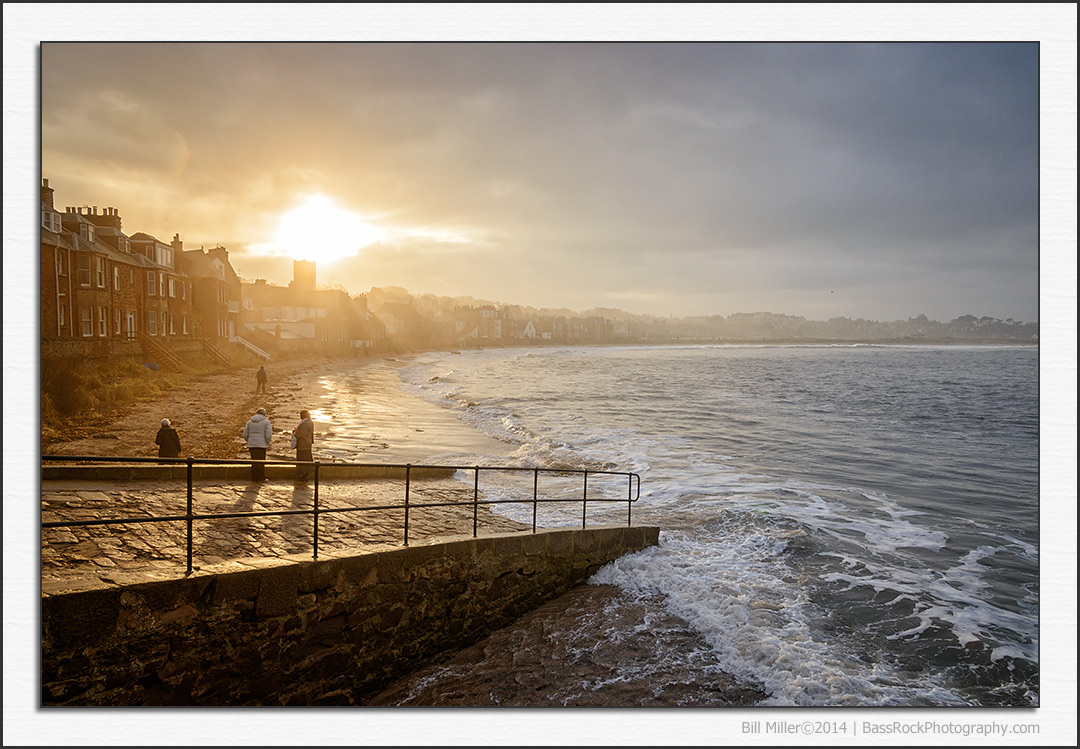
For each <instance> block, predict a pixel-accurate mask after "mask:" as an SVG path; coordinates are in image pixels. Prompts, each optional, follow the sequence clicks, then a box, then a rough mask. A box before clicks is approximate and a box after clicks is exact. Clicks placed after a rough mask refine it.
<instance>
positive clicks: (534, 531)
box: [533, 468, 540, 533]
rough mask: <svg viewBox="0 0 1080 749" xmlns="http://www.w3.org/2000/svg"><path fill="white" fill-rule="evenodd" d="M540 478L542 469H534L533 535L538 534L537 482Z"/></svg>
mask: <svg viewBox="0 0 1080 749" xmlns="http://www.w3.org/2000/svg"><path fill="white" fill-rule="evenodd" d="M539 476H540V469H539V468H534V469H533V533H536V502H537V500H536V482H537V479H538V478H539Z"/></svg>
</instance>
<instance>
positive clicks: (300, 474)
mask: <svg viewBox="0 0 1080 749" xmlns="http://www.w3.org/2000/svg"><path fill="white" fill-rule="evenodd" d="M314 442H315V425H314V424H313V423H312V422H311V414H310V413H309V412H308V410H307V409H306V408H305V409H304V410H303V411H301V412H300V423H299V424H297V425H296V429H294V430H293V447H295V448H296V460H297V461H301V460H312V457H311V446H312V444H313V443H314ZM310 476H311V466H302V465H298V466H296V480H297V481H307V480H308V478H309V477H310Z"/></svg>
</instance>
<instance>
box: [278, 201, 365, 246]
mask: <svg viewBox="0 0 1080 749" xmlns="http://www.w3.org/2000/svg"><path fill="white" fill-rule="evenodd" d="M380 238H381V234H380V232H379V231H378V230H377V229H376V228H375V227H373V226H372V225H371V224H369V223H368V222H367V221H365V220H364V218H363V217H362V216H360V215H358V214H356V213H353V212H352V211H348V210H346V209H344V208H340V207H339V206H337V205H336V204H335V203H334V201H333V200H331V199H330V198H328V197H326V196H325V195H311V196H308V198H307V199H306V200H305V201H304V202H303V203H301V204H300V205H298V206H297V207H295V208H293V209H292V210H290V211H289V212H288V213H285V214H283V215H282V216H281V218H280V219H279V221H278V227H277V231H276V232H275V233H274V238H273V245H274V247H275V249H277V250H278V251H279V252H281V253H283V254H285V255H288V256H289V257H291V258H293V259H294V260H314V261H315V262H320V261H321V262H328V261H332V260H337V259H339V258H343V257H348V256H350V255H355V254H356V253H357V252H359V251H360V250H361V249H363V248H364V247H367V246H368V245H371V244H374V243H375V242H378V241H379V239H380Z"/></svg>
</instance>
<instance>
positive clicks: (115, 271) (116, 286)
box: [112, 265, 120, 291]
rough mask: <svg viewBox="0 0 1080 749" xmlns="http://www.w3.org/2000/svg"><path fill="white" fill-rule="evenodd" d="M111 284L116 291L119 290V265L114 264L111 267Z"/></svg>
mask: <svg viewBox="0 0 1080 749" xmlns="http://www.w3.org/2000/svg"><path fill="white" fill-rule="evenodd" d="M112 285H113V288H114V289H116V290H117V291H120V266H119V265H114V266H113V269H112Z"/></svg>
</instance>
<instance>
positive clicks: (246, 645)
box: [41, 526, 659, 706]
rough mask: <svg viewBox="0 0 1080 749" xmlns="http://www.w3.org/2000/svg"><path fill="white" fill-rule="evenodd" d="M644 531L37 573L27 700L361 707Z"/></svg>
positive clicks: (634, 545) (645, 535)
mask: <svg viewBox="0 0 1080 749" xmlns="http://www.w3.org/2000/svg"><path fill="white" fill-rule="evenodd" d="M658 537H659V529H658V528H656V527H643V526H638V527H602V528H588V529H559V530H544V531H538V532H537V533H527V532H526V533H507V534H499V535H490V536H482V537H479V538H472V537H467V538H460V537H459V538H454V539H444V540H442V541H440V542H438V543H429V544H424V545H419V546H409V547H389V546H385V547H383V548H377V549H374V550H372V549H369V548H365V549H364V550H362V551H361V550H354V551H349V552H342V551H337V552H334V553H332V555H327V556H325V558H320V559H318V560H314V561H313V560H311V558H310V556H309V555H306V554H305V555H296V556H295V557H285V558H281V559H277V558H274V559H270V558H263V559H246V560H242V561H236V562H229V563H226V564H221V565H216V566H213V567H206V568H203V569H201V570H197V571H195V572H193V573H191V574H189V575H184V574H183V572H182V571H176V572H172V571H168V572H162V571H156V572H147V573H139V574H133V573H128V574H126V575H117V576H115V577H113V578H112V579H110V580H109V581H104V580H102V579H100V578H98V579H85V578H84V579H80V580H78V581H71V582H66V583H64V582H53V583H48V584H47V585H46V586H45V587H44V588H43V590H42V602H41V623H42V653H41V670H42V696H41V704H42V705H43V706H58V705H207V706H212V705H218V706H223V705H362V704H364V697H365V695H370V694H372V693H373V692H375V691H378V690H379V689H381V688H383V687H385V686H386V685H387V684H389V683H390V682H392V681H393V680H394V679H397V678H399V677H401V676H404V675H407V674H409V673H411V672H412V671H415V670H416V669H418V668H420V667H422V666H424V665H427V664H429V663H432V662H434V661H437V660H438V659H439V658H440V657H441V656H443V655H445V654H447V653H449V652H453V651H456V650H459V649H461V648H464V647H467V646H469V645H471V644H473V643H474V642H477V641H479V640H480V639H482V638H483V637H485V636H486V635H488V634H490V633H491V632H494V631H495V630H496V629H499V628H501V627H504V626H506V625H508V624H510V623H511V622H513V621H514V620H515V619H517V618H518V617H520V616H521V615H523V614H524V613H526V612H528V611H529V610H531V609H533V608H535V607H536V606H538V605H539V604H541V603H543V602H544V601H547V600H549V599H551V598H554V597H555V596H558V595H560V594H561V593H563V592H565V591H566V590H568V589H569V588H571V587H573V586H574V585H577V584H580V583H582V582H584V581H585V580H586V579H588V577H589V576H590V575H592V574H593V573H594V572H596V571H597V570H598V569H600V567H602V566H603V565H605V564H607V563H608V562H610V561H612V560H614V559H616V558H618V557H620V556H622V555H624V554H627V553H630V552H633V551H637V550H640V549H643V548H646V547H648V546H651V545H655V544H656V543H657V540H658Z"/></svg>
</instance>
